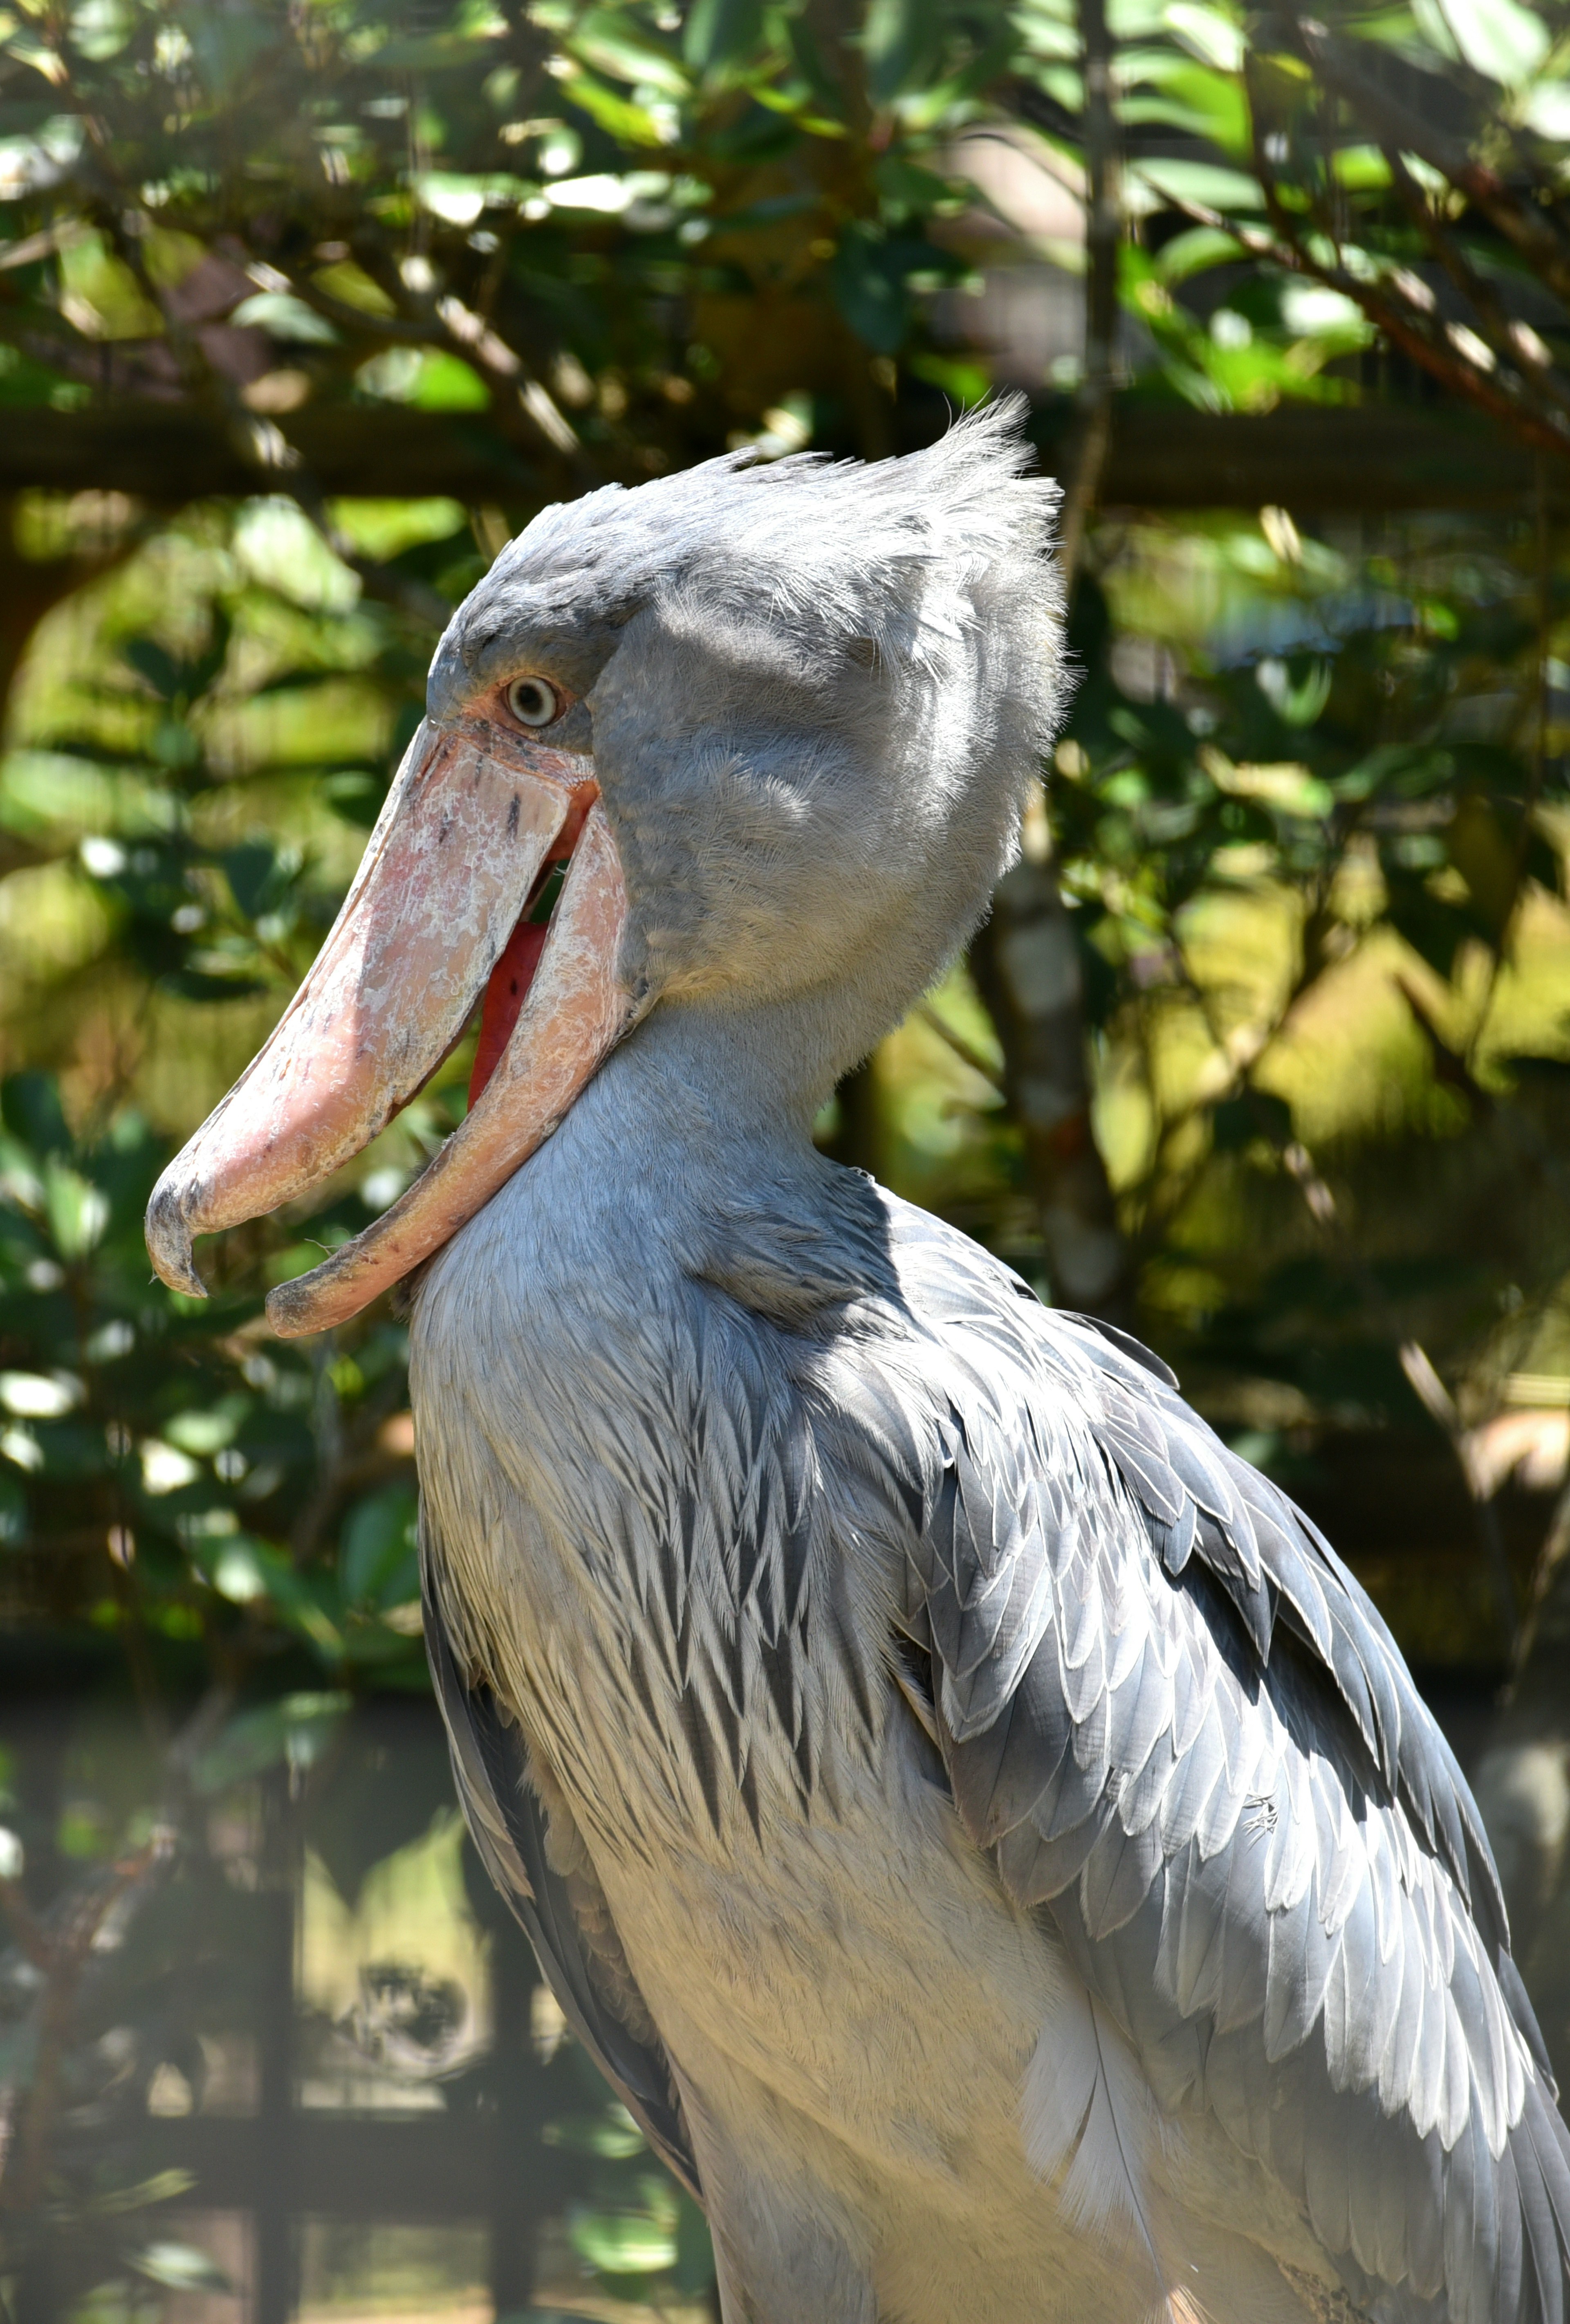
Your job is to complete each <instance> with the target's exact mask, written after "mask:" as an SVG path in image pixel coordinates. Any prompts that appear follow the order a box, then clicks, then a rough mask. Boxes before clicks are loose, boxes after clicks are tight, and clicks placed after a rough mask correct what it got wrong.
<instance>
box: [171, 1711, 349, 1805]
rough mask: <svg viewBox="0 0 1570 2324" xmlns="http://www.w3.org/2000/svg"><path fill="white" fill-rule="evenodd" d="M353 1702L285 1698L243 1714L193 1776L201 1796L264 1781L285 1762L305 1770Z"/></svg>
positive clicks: (205, 1754) (232, 1722)
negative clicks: (255, 1780) (253, 1779)
mask: <svg viewBox="0 0 1570 2324" xmlns="http://www.w3.org/2000/svg"><path fill="white" fill-rule="evenodd" d="M352 1701H353V1697H352V1696H350V1695H347V1694H344V1693H342V1692H331V1693H320V1694H286V1695H285V1696H283V1698H282V1699H281V1701H278V1702H270V1703H267V1704H265V1705H264V1706H263V1707H262V1709H261V1710H259V1711H242V1712H241V1714H240V1716H239V1717H238V1718H236V1719H232V1720H230V1722H229V1724H228V1726H227V1727H226V1728H225V1729H224V1731H223V1733H222V1734H221V1735H220V1736H219V1738H218V1739H217V1741H216V1743H215V1744H213V1745H212V1746H211V1747H210V1748H208V1749H207V1750H206V1751H204V1752H203V1753H202V1755H201V1757H199V1758H198V1759H197V1762H196V1764H195V1766H193V1768H192V1770H191V1782H192V1784H193V1787H194V1788H195V1790H196V1791H197V1793H198V1794H202V1795H203V1796H210V1795H211V1794H213V1793H215V1792H222V1791H226V1790H227V1789H228V1788H229V1786H230V1785H231V1784H239V1783H243V1782H245V1781H246V1779H247V1778H248V1777H250V1776H252V1775H265V1773H266V1772H267V1770H268V1769H269V1768H270V1767H276V1766H281V1765H283V1764H284V1763H285V1762H287V1763H288V1764H289V1766H295V1767H308V1766H312V1765H313V1764H314V1762H315V1761H316V1760H317V1759H319V1758H320V1757H321V1755H322V1753H323V1752H324V1751H325V1750H326V1747H327V1745H328V1743H329V1742H330V1741H331V1740H332V1738H333V1737H334V1735H335V1734H336V1732H337V1730H338V1728H339V1726H340V1724H341V1723H342V1721H343V1720H344V1717H345V1715H346V1714H347V1712H348V1711H349V1709H350V1706H351V1703H352Z"/></svg>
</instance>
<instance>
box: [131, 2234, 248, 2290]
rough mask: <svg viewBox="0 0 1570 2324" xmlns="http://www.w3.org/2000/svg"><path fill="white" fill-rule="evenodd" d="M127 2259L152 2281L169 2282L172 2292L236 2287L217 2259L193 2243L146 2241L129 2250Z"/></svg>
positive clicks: (231, 2288)
mask: <svg viewBox="0 0 1570 2324" xmlns="http://www.w3.org/2000/svg"><path fill="white" fill-rule="evenodd" d="M126 2258H127V2259H128V2260H129V2262H130V2264H131V2265H132V2266H133V2268H134V2269H135V2270H136V2273H137V2274H138V2275H144V2276H146V2278H147V2279H148V2281H149V2282H150V2283H161V2284H164V2285H167V2287H168V2288H169V2290H170V2291H171V2292H233V2291H234V2285H233V2284H232V2283H231V2282H230V2281H229V2278H228V2277H227V2276H226V2275H225V2273H224V2271H223V2269H222V2268H221V2267H220V2266H219V2265H218V2264H217V2262H216V2260H215V2259H213V2258H211V2257H209V2255H207V2253H206V2252H204V2251H198V2250H197V2247H196V2246H195V2245H194V2244H177V2243H156V2244H147V2245H145V2246H143V2248H142V2250H141V2251H134V2252H128V2253H127V2254H126Z"/></svg>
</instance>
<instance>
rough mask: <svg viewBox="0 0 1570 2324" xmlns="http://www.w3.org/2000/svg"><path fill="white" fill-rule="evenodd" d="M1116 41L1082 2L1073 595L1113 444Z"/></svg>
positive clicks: (1089, 3) (1062, 540) (1068, 522)
mask: <svg viewBox="0 0 1570 2324" xmlns="http://www.w3.org/2000/svg"><path fill="white" fill-rule="evenodd" d="M1112 60H1113V42H1112V36H1111V33H1110V32H1109V31H1108V29H1107V23H1106V0H1079V62H1080V72H1081V74H1082V76H1083V80H1084V88H1085V194H1086V211H1085V368H1084V372H1083V374H1082V375H1081V378H1080V381H1079V395H1078V397H1077V398H1076V403H1077V406H1078V409H1077V413H1076V419H1075V425H1074V429H1073V436H1072V453H1071V457H1070V461H1069V464H1068V480H1067V483H1066V484H1065V486H1064V493H1063V518H1062V524H1061V527H1060V535H1059V550H1058V561H1059V564H1060V567H1061V570H1062V575H1063V592H1064V595H1065V596H1068V595H1071V593H1072V591H1073V586H1074V574H1075V570H1076V568H1077V567H1078V565H1079V552H1080V550H1081V549H1082V548H1083V547H1084V542H1085V530H1086V527H1087V526H1088V523H1089V521H1090V513H1091V511H1092V510H1093V509H1094V507H1095V505H1096V501H1097V495H1098V493H1099V492H1100V490H1101V475H1102V471H1103V470H1104V468H1105V467H1106V454H1107V449H1108V447H1109V446H1110V443H1111V440H1112V392H1113V388H1114V386H1115V385H1116V361H1117V260H1118V252H1119V250H1120V248H1121V246H1122V242H1123V191H1122V187H1121V184H1120V182H1119V173H1118V167H1117V116H1116V111H1115V109H1114V106H1113V102H1112Z"/></svg>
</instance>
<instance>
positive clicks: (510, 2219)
mask: <svg viewBox="0 0 1570 2324" xmlns="http://www.w3.org/2000/svg"><path fill="white" fill-rule="evenodd" d="M538 1974H539V1973H538V1971H537V1969H536V1967H535V1960H534V1954H533V1953H532V1952H531V1950H529V1947H528V1944H527V1943H526V1941H524V1938H523V1937H522V1935H521V1934H520V1933H519V1931H518V1930H517V1929H516V1928H514V1927H513V1926H512V1925H511V1924H510V1923H507V1924H505V1925H502V1926H498V1927H497V1928H495V1930H494V1932H493V1934H492V1936H491V2068H492V2072H493V2074H494V2077H495V2080H494V2088H495V2092H496V2108H495V2113H494V2116H492V2120H493V2124H494V2130H493V2133H492V2139H493V2144H492V2148H491V2302H492V2305H493V2306H494V2308H495V2310H496V2318H497V2324H504V2319H507V2318H509V2317H516V2316H518V2315H519V2314H520V2312H521V2311H522V2310H525V2309H526V2308H528V2304H529V2300H530V2297H531V2295H532V2293H533V2292H534V2270H535V2220H536V2214H537V2204H536V2203H535V2202H534V2201H532V2200H529V2199H526V2196H525V2190H524V2183H523V2181H524V2172H523V2162H524V2157H525V2155H526V2154H527V2153H528V2151H529V2147H530V2144H531V2143H533V2142H534V2141H535V2139H536V2136H537V2128H538V2126H537V2122H536V2121H535V2117H534V2109H533V2107H532V2106H531V2103H530V2098H531V2092H530V2088H529V2085H530V2083H531V2081H532V2080H533V2067H534V2052H533V2050H532V2048H531V2047H530V2038H531V2037H530V2008H531V2004H532V2000H533V1996H534V1988H535V1985H536V1982H537V1978H538Z"/></svg>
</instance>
